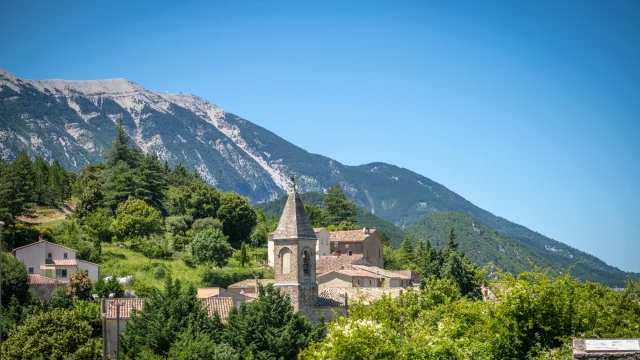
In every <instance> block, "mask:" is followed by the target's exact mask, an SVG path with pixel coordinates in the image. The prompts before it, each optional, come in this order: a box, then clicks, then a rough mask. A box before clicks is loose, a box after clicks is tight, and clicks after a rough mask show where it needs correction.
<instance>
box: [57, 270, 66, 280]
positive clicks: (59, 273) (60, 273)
mask: <svg viewBox="0 0 640 360" xmlns="http://www.w3.org/2000/svg"><path fill="white" fill-rule="evenodd" d="M56 277H57V278H66V277H67V269H56Z"/></svg>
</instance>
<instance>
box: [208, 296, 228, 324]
mask: <svg viewBox="0 0 640 360" xmlns="http://www.w3.org/2000/svg"><path fill="white" fill-rule="evenodd" d="M200 301H202V305H203V306H204V307H205V308H206V309H207V312H208V314H209V317H210V318H212V317H213V316H214V314H215V313H216V312H217V313H218V315H220V318H221V319H222V322H226V321H227V317H228V316H229V311H230V310H231V309H232V308H233V307H235V306H234V304H233V299H232V298H230V297H212V298H207V299H201V300H200Z"/></svg>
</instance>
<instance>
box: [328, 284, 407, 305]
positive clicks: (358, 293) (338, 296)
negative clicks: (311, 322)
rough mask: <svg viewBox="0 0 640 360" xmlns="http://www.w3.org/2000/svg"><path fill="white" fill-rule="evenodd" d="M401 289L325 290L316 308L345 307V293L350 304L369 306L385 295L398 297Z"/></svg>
mask: <svg viewBox="0 0 640 360" xmlns="http://www.w3.org/2000/svg"><path fill="white" fill-rule="evenodd" d="M402 290H403V289H401V288H325V289H324V290H322V291H321V292H320V293H319V294H318V301H317V302H316V306H344V295H345V293H346V294H347V296H348V297H349V303H353V302H361V303H362V304H364V305H368V304H370V303H372V302H374V301H376V300H379V299H380V298H382V296H383V295H388V296H391V297H394V298H396V297H398V296H400V293H401V291H402Z"/></svg>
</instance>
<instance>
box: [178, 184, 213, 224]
mask: <svg viewBox="0 0 640 360" xmlns="http://www.w3.org/2000/svg"><path fill="white" fill-rule="evenodd" d="M219 206H220V194H219V193H218V191H217V190H216V189H215V188H213V187H211V186H209V185H207V184H205V183H204V182H202V181H195V180H194V181H193V182H191V183H189V184H188V185H181V186H171V187H169V191H168V196H167V209H168V210H169V213H170V214H172V215H188V216H191V217H193V218H194V219H202V218H207V217H215V216H216V213H217V211H218V207H219Z"/></svg>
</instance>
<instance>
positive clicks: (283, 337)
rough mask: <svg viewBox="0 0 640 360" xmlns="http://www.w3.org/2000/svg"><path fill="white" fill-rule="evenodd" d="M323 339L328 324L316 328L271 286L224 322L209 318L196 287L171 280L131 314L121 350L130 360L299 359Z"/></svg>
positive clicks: (232, 311) (231, 313) (233, 310)
mask: <svg viewBox="0 0 640 360" xmlns="http://www.w3.org/2000/svg"><path fill="white" fill-rule="evenodd" d="M323 335H324V324H319V325H317V326H313V325H311V323H310V322H309V321H308V320H307V319H306V318H305V317H304V316H303V315H301V314H299V313H294V312H293V308H292V306H291V302H290V300H289V298H288V297H287V296H285V295H284V294H282V293H281V292H280V291H279V290H278V289H276V288H274V287H272V286H269V287H267V288H266V289H261V296H260V297H259V298H258V299H257V300H255V301H253V302H251V303H243V304H241V306H240V308H239V309H235V308H233V309H232V310H231V312H230V314H229V318H228V319H227V321H226V323H223V322H222V321H221V319H220V318H219V317H218V316H214V317H213V318H209V317H208V316H207V311H206V309H204V308H203V307H202V304H201V303H200V301H198V300H196V298H195V289H194V288H192V287H187V288H184V287H183V286H182V285H181V283H180V282H179V281H177V280H176V281H173V280H171V279H170V278H169V279H167V280H166V284H165V289H164V290H163V291H157V292H154V293H153V294H151V296H150V297H149V298H148V299H147V301H146V302H145V304H144V306H143V308H142V310H140V311H136V312H135V313H134V314H133V316H132V318H131V320H130V322H129V323H128V324H127V328H126V330H125V332H124V334H123V336H122V342H121V345H122V352H123V354H124V355H125V356H127V358H131V359H138V358H140V359H142V358H156V359H163V358H169V359H200V358H202V359H240V358H255V359H296V358H297V354H298V352H299V351H300V350H302V349H304V348H306V347H307V346H308V344H309V343H310V342H311V341H319V340H321V339H322V337H323Z"/></svg>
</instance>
